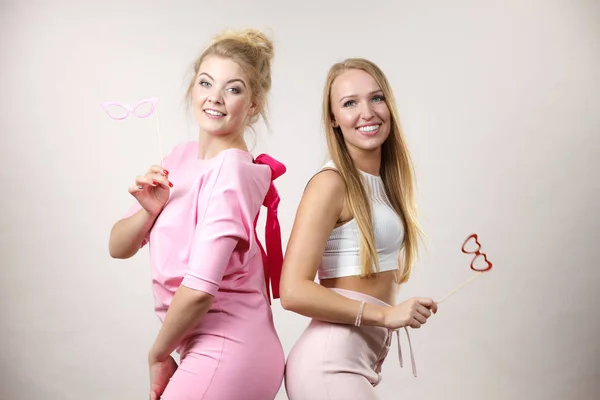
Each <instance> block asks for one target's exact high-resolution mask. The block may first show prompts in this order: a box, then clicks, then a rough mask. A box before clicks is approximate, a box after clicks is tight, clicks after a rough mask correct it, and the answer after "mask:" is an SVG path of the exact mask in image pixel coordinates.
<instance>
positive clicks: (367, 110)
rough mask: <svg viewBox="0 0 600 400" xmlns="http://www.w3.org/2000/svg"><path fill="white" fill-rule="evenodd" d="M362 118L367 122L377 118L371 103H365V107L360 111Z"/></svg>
mask: <svg viewBox="0 0 600 400" xmlns="http://www.w3.org/2000/svg"><path fill="white" fill-rule="evenodd" d="M360 116H361V118H362V119H364V120H365V121H369V120H371V119H373V117H375V113H374V112H373V109H372V108H371V103H370V102H366V103H363V105H362V107H361V109H360Z"/></svg>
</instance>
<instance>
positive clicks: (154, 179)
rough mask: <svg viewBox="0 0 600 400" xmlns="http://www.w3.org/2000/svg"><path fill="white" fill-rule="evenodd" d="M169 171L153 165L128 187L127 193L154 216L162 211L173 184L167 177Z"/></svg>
mask: <svg viewBox="0 0 600 400" xmlns="http://www.w3.org/2000/svg"><path fill="white" fill-rule="evenodd" d="M168 175H169V171H167V170H165V169H163V168H161V167H159V166H157V165H153V166H152V167H150V169H149V170H148V172H147V173H146V175H144V176H138V177H137V178H136V179H135V185H134V186H131V187H129V193H131V195H132V196H133V197H135V199H136V200H137V201H138V202H139V203H140V205H141V206H142V208H143V209H144V210H146V211H147V212H148V213H149V214H150V215H152V216H154V217H156V216H157V215H158V214H160V212H161V211H162V209H163V207H164V206H165V204H167V200H169V194H170V191H171V189H170V188H171V187H173V184H172V183H171V182H169V179H168Z"/></svg>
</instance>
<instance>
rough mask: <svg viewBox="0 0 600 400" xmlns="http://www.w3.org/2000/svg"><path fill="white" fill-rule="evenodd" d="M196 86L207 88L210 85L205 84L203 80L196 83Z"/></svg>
mask: <svg viewBox="0 0 600 400" xmlns="http://www.w3.org/2000/svg"><path fill="white" fill-rule="evenodd" d="M198 84H199V85H200V86H204V87H207V86H209V85H210V83H208V82H206V81H205V80H201V81H200V82H198Z"/></svg>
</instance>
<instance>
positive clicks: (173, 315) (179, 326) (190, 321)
mask: <svg viewBox="0 0 600 400" xmlns="http://www.w3.org/2000/svg"><path fill="white" fill-rule="evenodd" d="M212 302H213V296H212V295H210V294H208V293H206V292H203V291H200V290H194V289H190V288H188V287H185V286H183V285H181V286H179V288H178V289H177V291H176V292H175V296H174V297H173V301H172V302H171V305H170V306H169V311H168V312H167V315H166V316H165V320H164V322H163V324H162V326H161V329H160V332H159V333H158V336H157V338H156V340H155V342H154V345H153V346H152V349H151V350H150V354H149V359H150V360H160V361H162V360H164V359H166V358H167V357H169V356H170V355H171V353H172V352H173V351H174V350H175V349H176V348H177V346H178V345H179V343H180V342H181V341H182V340H183V338H184V337H185V335H186V334H187V333H188V332H189V331H190V330H191V329H192V328H193V327H194V326H196V325H197V324H198V323H199V322H200V320H201V319H202V317H204V315H206V313H207V312H208V310H209V309H210V307H211V306H212Z"/></svg>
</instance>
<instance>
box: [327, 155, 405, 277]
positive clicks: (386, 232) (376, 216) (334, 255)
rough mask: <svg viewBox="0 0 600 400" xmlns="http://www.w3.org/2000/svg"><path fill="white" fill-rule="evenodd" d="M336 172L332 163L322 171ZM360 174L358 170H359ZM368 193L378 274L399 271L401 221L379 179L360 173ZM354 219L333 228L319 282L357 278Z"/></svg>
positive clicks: (358, 266) (402, 231) (357, 262)
mask: <svg viewBox="0 0 600 400" xmlns="http://www.w3.org/2000/svg"><path fill="white" fill-rule="evenodd" d="M324 169H336V167H335V165H334V164H333V161H328V162H327V163H326V164H325V165H324V166H323V167H322V168H321V171H322V170H324ZM359 171H360V170H359ZM360 173H361V175H362V177H363V178H364V179H363V182H365V183H367V186H366V187H365V188H366V189H367V193H369V189H370V192H371V215H372V218H373V228H374V233H375V246H376V249H377V257H379V271H380V272H384V271H391V270H394V269H397V268H398V253H399V251H400V248H401V246H402V242H403V239H404V226H403V224H402V220H401V219H400V217H399V216H398V214H396V211H395V210H394V208H393V207H392V206H391V205H390V202H389V200H388V197H387V195H386V193H385V187H384V185H383V180H382V179H381V177H380V176H375V175H371V174H368V173H366V172H363V171H360ZM359 232H360V231H359V229H358V224H357V223H356V220H355V219H351V220H350V221H348V222H346V223H344V224H343V225H340V226H338V227H337V228H334V229H333V231H332V232H331V235H329V238H328V239H327V243H326V244H325V252H324V253H323V259H322V261H321V265H320V266H319V272H318V276H319V279H328V278H340V277H345V276H355V275H360V274H361V270H362V266H361V262H360V233H359Z"/></svg>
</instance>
